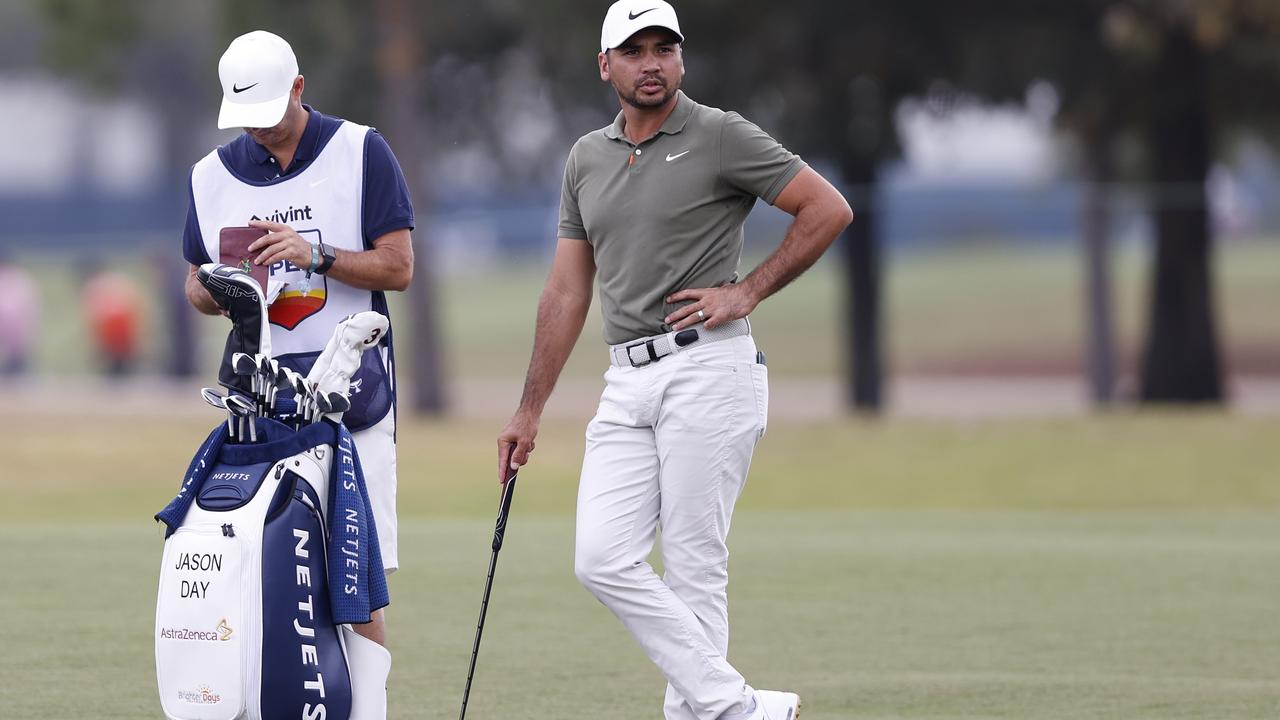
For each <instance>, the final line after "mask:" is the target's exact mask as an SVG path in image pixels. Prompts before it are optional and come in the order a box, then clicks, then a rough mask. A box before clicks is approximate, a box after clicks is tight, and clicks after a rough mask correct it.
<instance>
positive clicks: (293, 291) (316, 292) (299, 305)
mask: <svg viewBox="0 0 1280 720" xmlns="http://www.w3.org/2000/svg"><path fill="white" fill-rule="evenodd" d="M327 297H328V295H327V293H326V292H325V288H324V285H323V284H321V286H320V287H313V288H309V289H307V290H302V289H297V288H292V287H285V289H284V290H282V291H280V296H279V297H277V298H276V301H275V302H273V303H271V308H270V309H269V310H268V317H270V319H271V324H272V325H280V326H282V327H284V328H285V329H286V330H292V329H294V328H296V327H298V323H301V322H302V321H303V320H306V319H307V318H309V317H311V316H312V315H315V314H316V313H318V312H320V309H321V308H323V307H324V303H325V300H326V299H327Z"/></svg>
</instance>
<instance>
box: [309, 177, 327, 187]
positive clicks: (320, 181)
mask: <svg viewBox="0 0 1280 720" xmlns="http://www.w3.org/2000/svg"><path fill="white" fill-rule="evenodd" d="M327 182H329V178H320V179H319V180H317V181H315V182H313V183H311V187H315V186H317V185H320V184H322V183H327Z"/></svg>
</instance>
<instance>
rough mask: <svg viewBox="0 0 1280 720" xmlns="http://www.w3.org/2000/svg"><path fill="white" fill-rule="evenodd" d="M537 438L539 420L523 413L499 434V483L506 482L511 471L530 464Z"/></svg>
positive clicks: (517, 414)
mask: <svg viewBox="0 0 1280 720" xmlns="http://www.w3.org/2000/svg"><path fill="white" fill-rule="evenodd" d="M537 436H538V418H537V417H534V416H533V415H530V414H529V413H523V412H518V413H516V414H515V416H513V417H512V418H511V421H510V422H508V423H507V426H506V427H505V428H503V429H502V432H500V433H498V482H500V483H503V482H506V481H507V476H508V475H510V474H511V471H513V470H519V469H520V467H521V466H522V465H524V464H525V463H527V462H529V456H530V455H531V454H533V447H534V442H533V439H534V438H536V437H537Z"/></svg>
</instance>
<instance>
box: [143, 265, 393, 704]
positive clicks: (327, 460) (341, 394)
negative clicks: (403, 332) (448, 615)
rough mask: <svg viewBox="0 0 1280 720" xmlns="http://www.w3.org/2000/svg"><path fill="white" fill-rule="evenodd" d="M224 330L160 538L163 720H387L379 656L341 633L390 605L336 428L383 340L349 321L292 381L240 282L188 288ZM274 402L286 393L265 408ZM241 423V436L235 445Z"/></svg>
mask: <svg viewBox="0 0 1280 720" xmlns="http://www.w3.org/2000/svg"><path fill="white" fill-rule="evenodd" d="M197 277H198V278H199V280H200V282H201V283H202V284H203V285H204V286H205V288H206V289H208V290H209V291H210V294H211V295H212V296H213V297H214V299H215V301H216V302H217V303H218V305H219V307H222V308H224V309H226V310H227V312H228V315H229V316H230V318H231V321H232V325H233V329H232V332H231V334H230V335H229V336H228V340H227V349H226V352H225V354H224V357H223V363H222V367H221V369H220V371H219V380H220V382H221V384H222V385H223V386H224V387H225V388H227V390H228V391H229V393H228V394H226V395H222V394H220V393H219V392H218V391H217V390H215V389H213V388H204V389H202V390H201V396H202V397H203V398H204V400H205V402H207V403H209V404H210V405H213V406H214V407H217V408H220V409H222V410H225V411H226V412H227V413H228V417H227V422H226V423H225V424H219V425H218V426H217V428H215V429H214V431H213V432H212V433H210V435H209V437H208V438H207V439H206V440H205V442H204V444H203V445H201V447H200V449H199V450H198V451H197V452H196V455H195V457H194V458H192V460H191V465H190V466H189V467H188V468H187V473H186V476H185V478H184V480H183V483H182V488H181V489H180V490H179V492H178V495H177V497H175V498H174V499H173V500H172V501H171V502H170V503H169V505H168V506H166V507H165V508H164V509H163V510H161V511H160V512H159V513H158V514H157V515H156V520H158V521H160V522H162V523H164V525H165V526H166V528H167V529H166V533H165V547H164V556H163V560H162V563H161V567H160V587H159V591H158V595H157V598H156V628H155V633H156V634H155V650H156V679H157V682H158V684H159V690H160V704H161V706H162V708H163V709H164V714H165V717H167V718H169V720H385V716H386V688H385V684H386V678H387V672H388V671H389V670H390V665H391V657H390V654H389V653H388V652H387V651H386V649H385V648H383V647H382V646H381V645H378V644H377V643H375V642H374V641H372V640H369V639H367V638H364V637H362V636H360V635H358V634H357V633H355V632H354V631H353V630H352V629H351V627H350V625H351V624H362V623H367V622H369V621H370V619H371V616H372V613H373V612H375V611H376V610H378V609H380V608H382V607H384V606H386V605H387V604H388V603H389V602H390V598H389V596H388V593H387V582H386V575H385V573H384V572H383V567H382V553H381V550H380V549H379V547H378V534H377V527H376V524H375V522H374V519H373V514H372V511H371V507H372V506H371V505H370V503H369V497H368V492H367V490H366V488H365V484H364V476H363V473H362V472H361V469H360V459H359V454H358V453H357V452H356V447H355V442H354V441H353V440H352V437H351V433H350V432H349V431H348V430H347V428H346V427H345V426H344V425H342V424H341V420H342V414H343V412H344V411H346V410H348V409H350V407H351V403H350V399H349V396H348V390H349V383H350V380H351V376H352V374H353V373H354V372H355V370H356V369H357V368H358V367H359V365H360V359H361V356H362V354H363V353H364V352H365V351H366V350H369V349H372V348H374V347H376V346H377V345H378V342H379V340H380V338H382V337H383V336H384V334H385V333H386V331H387V329H388V320H387V318H386V317H385V316H383V315H380V314H378V313H374V312H364V313H357V314H356V315H352V316H350V317H348V318H346V319H345V320H343V321H342V322H340V323H338V325H337V327H335V329H334V333H333V337H332V338H331V339H330V342H329V344H328V346H326V348H325V351H324V353H322V354H321V355H320V357H319V358H318V359H317V361H316V362H315V364H314V365H313V366H312V367H311V369H310V372H309V374H308V375H307V376H306V377H305V378H304V377H302V376H300V375H299V374H298V373H297V372H295V371H293V370H291V369H289V368H282V367H281V366H280V364H279V363H278V362H277V361H276V360H275V359H274V358H273V357H272V356H271V350H270V348H271V343H270V332H269V326H268V322H267V315H266V308H267V303H266V300H265V296H264V295H263V293H262V290H261V288H259V287H258V285H257V282H256V281H254V280H253V279H252V278H251V277H249V275H248V274H247V273H244V272H243V271H241V270H238V269H235V268H230V267H228V266H225V265H218V264H213V263H210V264H208V265H205V266H202V267H201V268H200V271H199V273H198V274H197ZM278 389H287V390H288V391H290V392H293V393H294V396H293V397H292V398H285V399H283V400H281V401H279V402H277V400H276V392H277V390H278ZM246 425H247V428H248V432H246Z"/></svg>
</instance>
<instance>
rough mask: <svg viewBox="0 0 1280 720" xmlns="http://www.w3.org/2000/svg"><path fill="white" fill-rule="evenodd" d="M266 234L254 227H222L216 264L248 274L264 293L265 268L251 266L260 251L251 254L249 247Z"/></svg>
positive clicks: (219, 234) (219, 233) (265, 282)
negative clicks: (235, 268) (238, 269)
mask: <svg viewBox="0 0 1280 720" xmlns="http://www.w3.org/2000/svg"><path fill="white" fill-rule="evenodd" d="M266 234H267V231H266V230H264V229H262V228H256V227H224V228H222V230H220V231H219V232H218V251H219V260H218V262H220V263H222V264H224V265H230V266H232V267H238V268H240V269H241V270H244V271H246V272H248V273H249V274H250V275H252V276H253V279H254V280H257V281H258V286H259V287H261V288H262V291H263V292H264V293H265V292H266V291H267V266H265V265H254V264H253V259H254V258H255V257H257V256H258V255H259V254H261V252H262V251H261V250H259V251H257V252H252V253H251V252H249V246H250V245H251V244H253V241H254V240H257V239H258V238H260V237H262V236H263V235H266Z"/></svg>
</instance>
